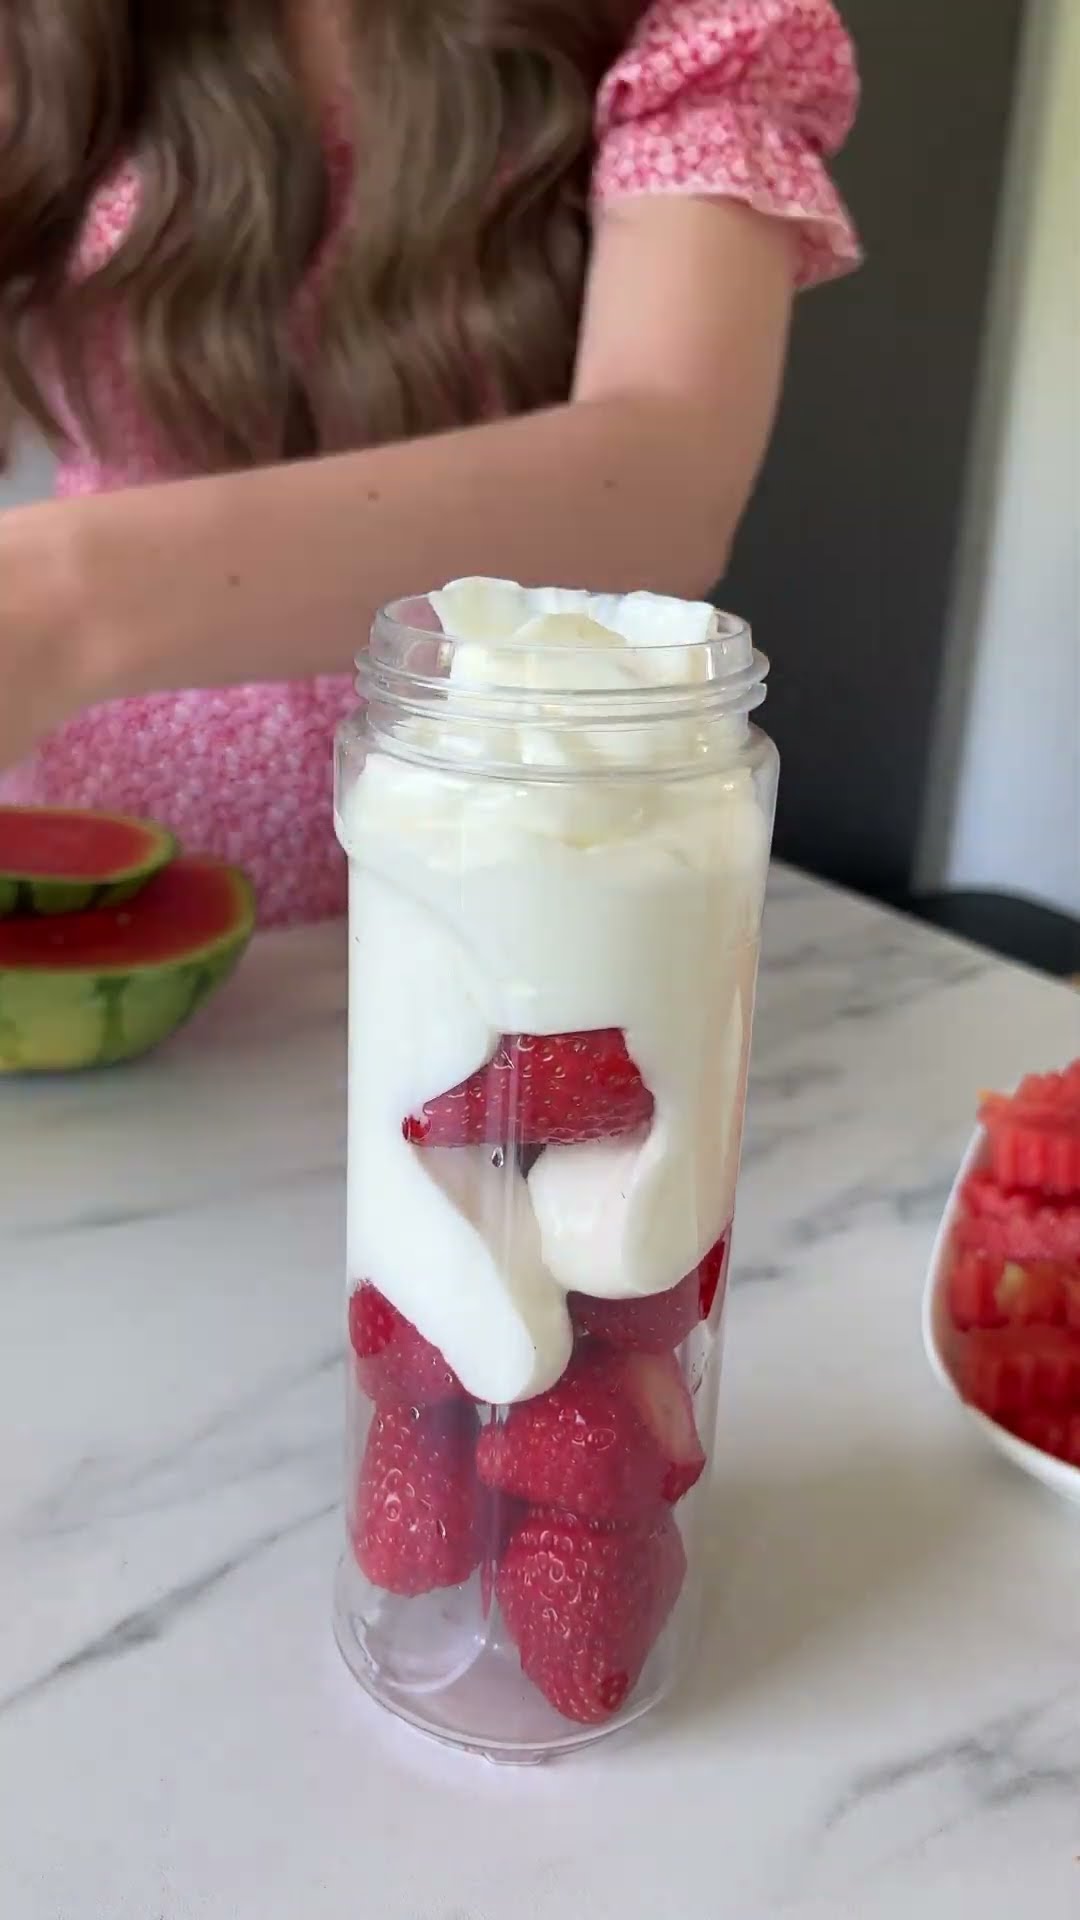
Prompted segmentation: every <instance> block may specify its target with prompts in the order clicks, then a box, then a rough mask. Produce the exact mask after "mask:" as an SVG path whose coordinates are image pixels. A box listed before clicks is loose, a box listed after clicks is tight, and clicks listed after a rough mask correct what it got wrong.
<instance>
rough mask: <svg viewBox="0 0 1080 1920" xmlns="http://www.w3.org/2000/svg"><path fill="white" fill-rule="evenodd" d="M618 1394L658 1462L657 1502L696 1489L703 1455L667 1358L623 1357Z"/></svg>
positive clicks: (686, 1397) (683, 1388)
mask: <svg viewBox="0 0 1080 1920" xmlns="http://www.w3.org/2000/svg"><path fill="white" fill-rule="evenodd" d="M622 1379H623V1389H624V1391H625V1393H626V1394H627V1396H628V1397H629V1399H630V1400H631V1401H632V1403H633V1405H634V1406H635V1407H636V1409H637V1411H638V1413H639V1415H640V1417H641V1419H642V1421H643V1423H644V1425H645V1426H646V1427H647V1429H648V1431H649V1433H650V1435H651V1436H652V1441H653V1445H654V1446H655V1448H656V1450H657V1453H658V1454H659V1455H660V1458H661V1459H662V1460H663V1462H664V1479H663V1484H662V1486H661V1489H660V1491H661V1494H662V1496H663V1498H664V1499H665V1500H667V1501H669V1502H670V1503H671V1505H672V1506H674V1505H675V1504H676V1502H677V1501H679V1500H681V1499H682V1498H683V1496H684V1494H687V1493H689V1491H690V1489H691V1487H693V1486H696V1485H697V1482H698V1481H699V1480H700V1479H701V1476H702V1474H703V1473H704V1471H705V1451H704V1448H703V1447H702V1444H701V1440H700V1437H699V1435H698V1430H697V1425H696V1422H695V1420H694V1407H693V1402H692V1401H691V1398H690V1393H689V1390H688V1388H687V1385H686V1382H685V1380H684V1379H683V1377H682V1374H681V1372H680V1370H679V1363H678V1361H677V1360H676V1359H675V1358H674V1356H673V1355H670V1354H668V1355H665V1356H664V1357H663V1358H661V1357H660V1355H658V1354H651V1353H628V1354H627V1355H626V1357H625V1360H624V1362H623V1368H622Z"/></svg>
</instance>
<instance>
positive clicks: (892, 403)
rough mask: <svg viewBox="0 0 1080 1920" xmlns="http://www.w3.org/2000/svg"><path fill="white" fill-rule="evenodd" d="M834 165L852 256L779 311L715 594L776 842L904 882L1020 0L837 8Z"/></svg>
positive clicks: (867, 877) (864, 882) (791, 851)
mask: <svg viewBox="0 0 1080 1920" xmlns="http://www.w3.org/2000/svg"><path fill="white" fill-rule="evenodd" d="M841 5H842V10H843V12H844V14H845V17H846V19H847V20H848V22H849V24H850V26H851V28H852V30H853V32H854V34H855V37H856V40H857V42H858V44H859V50H860V57H861V63H862V69H863V78H864V87H865V94H864V103H863V110H862V114H861V118H860V121H859V124H858V127H857V129H856V131H855V133H854V135H853V137H852V140H851V143H850V146H849V147H848V149H847V151H846V152H845V154H844V155H843V156H842V158H841V160H840V162H839V163H838V168H837V171H838V175H839V178H840V181H841V184H842V186H843V188H844V191H845V192H846V194H847V196H848V199H849V200H850V202H851V204H852V207H853V208H854V211H855V213H856V216H857V219H858V222H859V225H860V228H861V231H862V234H863V239H864V243H865V245H866V248H867V252H868V263H867V265H866V266H865V267H864V269H863V270H862V272H861V273H860V274H858V275H857V276H855V278H853V279H852V280H850V281H847V282H844V283H842V284H840V285H837V286H836V287H832V288H828V289H825V290H824V291H822V292H819V293H815V294H813V295H811V296H810V297H809V298H808V299H806V300H804V301H803V302H801V303H800V307H799V312H798V317H797V322H796V330H795V340H794V348H793V357H792V365H791V373H790V379H789V383H788V390H787V396H786V400H785V404H784V408H783V413H782V417H781V422H780V428H779V432H778V434H777V436H776V439H775V442H774V444H773V447H772V451H771V453H770V456H769V461H768V465H767V468H766V472H765V475H764V479H763V482H762V485H761V488H760V490H759V492H758V495H757V497H756V499H755V501H754V504H753V506H752V508H751V510H750V513H749V515H748V518H747V521H746V524H745V527H744V530H743V533H742V535H741V537H740V540H739V545H738V550H737V552H736V555H735V559H734V563H733V565H732V567H731V569H730V571H729V574H728V576H727V578H726V580H725V581H724V584H723V587H722V589H721V593H720V597H721V598H722V600H723V602H724V604H725V605H727V606H730V607H731V608H733V609H734V610H736V611H738V612H741V613H745V614H746V615H748V616H749V617H750V618H751V619H752V620H753V622H754V625H755V628H756V630H757V635H758V641H759V644H760V645H761V646H762V647H763V648H764V649H765V651H766V652H768V653H769V654H770V655H771V656H772V661H773V680H772V684H771V689H770V694H769V702H768V706H767V707H766V709H765V716H766V717H765V724H766V726H767V727H768V730H769V731H770V733H771V734H772V735H773V738H774V739H775V740H776V742H777V744H778V746H779V747H780V751H781V755H782V757H783V774H782V778H781V796H780V812H779V819H778V829H777V850H778V852H779V853H781V854H782V855H783V856H784V857H785V858H788V859H792V860H796V861H798V862H799V863H800V864H801V865H803V866H806V867H809V868H811V869H812V870H814V871H816V872H819V873H823V874H826V875H828V876H829V877H831V878H833V879H837V880H840V881H843V882H845V883H847V884H849V885H852V886H855V887H858V888H859V889H861V890H863V891H866V892H870V893H876V894H879V895H884V896H890V897H891V896H894V895H901V896H902V895H903V894H904V893H905V891H906V889H907V887H908V886H909V884H910V883H911V880H912V875H913V869H914V864H915V858H916V846H917V840H918V834H919V824H920V814H921V809H922V804H923V798H924V792H925V786H926V777H927V772H928V762H929V756H930V751H931V744H932V721H933V712H934V706H935V702H936V699H937V694H938V689H939V684H940V676H941V668H942V654H943V642H944V629H945V620H946V614H947V608H948V599H949V590H950V585H951V574H952V563H953V555H954V550H955V546H956V540H957V535H958V531H959V524H960V514H961V507H962V498H963V488H964V476H965V465H966V456H967V451H968V446H969V441H970V435H971V428H972V419H973V406H974V399H975V392H976V381H977V373H978V355H979V348H980V344H981V339H982V334H983V327H984V322H985V317H986V308H987V294H988V287H989V275H990V262H991V251H992V242H993V234H994V226H995V219H996V215H997V210H998V205H999V200H1000V192H1001V186H1002V181H1003V176H1004V166H1005V161H1006V153H1007V144H1008V136H1009V120H1010V113H1011V108H1012V104H1013V98H1014V93H1015V86H1016V80H1017V70H1018V55H1019V37H1020V36H1019V29H1020V24H1021V13H1022V6H1023V0H841Z"/></svg>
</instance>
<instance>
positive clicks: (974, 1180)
mask: <svg viewBox="0 0 1080 1920" xmlns="http://www.w3.org/2000/svg"><path fill="white" fill-rule="evenodd" d="M960 1201H961V1213H960V1218H959V1220H958V1222H957V1226H956V1243H957V1245H958V1246H960V1247H966V1248H968V1249H970V1250H971V1251H973V1252H980V1253H989V1254H997V1255H999V1256H1000V1257H1001V1258H1002V1259H1003V1260H1019V1261H1029V1260H1053V1261H1059V1262H1063V1263H1065V1264H1066V1265H1072V1264H1075V1263H1076V1262H1078V1261H1080V1201H1075V1202H1069V1201H1057V1202H1054V1201H1049V1200H1041V1199H1040V1198H1038V1196H1036V1195H1035V1194H1031V1193H1019V1192H1014V1191H1009V1190H1008V1189H1006V1188H1004V1187H1002V1186H1000V1185H999V1184H998V1182H997V1180H996V1179H995V1178H994V1176H993V1174H990V1173H973V1174H970V1175H969V1176H968V1178H967V1179H966V1180H965V1182H964V1185H963V1188H962V1191H961V1196H960Z"/></svg>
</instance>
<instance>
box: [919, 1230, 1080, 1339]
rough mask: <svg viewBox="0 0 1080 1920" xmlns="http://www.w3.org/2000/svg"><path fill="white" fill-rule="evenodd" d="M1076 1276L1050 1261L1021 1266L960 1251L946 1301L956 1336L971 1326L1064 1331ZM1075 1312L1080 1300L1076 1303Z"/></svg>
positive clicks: (1079, 1286)
mask: <svg viewBox="0 0 1080 1920" xmlns="http://www.w3.org/2000/svg"><path fill="white" fill-rule="evenodd" d="M1074 1291H1078V1292H1080V1275H1077V1276H1076V1277H1075V1279H1074V1276H1073V1275H1072V1274H1071V1272H1070V1270H1069V1268H1068V1267H1063V1266H1058V1265H1055V1264H1054V1263H1052V1262H1050V1261H1033V1262H1031V1264H1030V1265H1028V1266H1022V1265H1021V1264H1020V1263H1019V1262H1018V1261H1015V1260H1004V1259H1002V1258H1001V1257H1000V1256H999V1255H996V1254H989V1253H976V1252H971V1251H970V1250H964V1249H961V1250H960V1252H959V1253H958V1255H957V1257H956V1259H955V1261H954V1263H953V1266H952V1269H951V1272H950V1274H949V1285H948V1302H949V1312H950V1315H951V1317H952V1322H953V1325H954V1326H955V1327H956V1328H958V1329H959V1331H960V1332H961V1333H966V1332H969V1331H970V1330H971V1329H972V1328H973V1327H983V1328H987V1329H990V1328H994V1327H1008V1326H1047V1327H1054V1326H1063V1325H1064V1324H1065V1322H1066V1321H1067V1320H1068V1319H1069V1309H1070V1301H1071V1298H1072V1295H1073V1292H1074ZM1078 1307H1080V1301H1078Z"/></svg>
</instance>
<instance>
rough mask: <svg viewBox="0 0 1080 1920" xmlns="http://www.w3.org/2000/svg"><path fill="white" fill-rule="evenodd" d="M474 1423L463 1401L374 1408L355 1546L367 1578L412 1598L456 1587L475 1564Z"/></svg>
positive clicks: (478, 1519) (478, 1523)
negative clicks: (425, 1406) (420, 1405)
mask: <svg viewBox="0 0 1080 1920" xmlns="http://www.w3.org/2000/svg"><path fill="white" fill-rule="evenodd" d="M477 1425H478V1417H477V1413H476V1409H475V1408H474V1407H471V1406H466V1405H465V1403H464V1402H462V1401H448V1402H447V1403H446V1404H445V1405H443V1406H438V1407H427V1408H426V1409H424V1411H423V1412H420V1411H418V1410H417V1409H415V1408H413V1407H404V1406H398V1407H393V1406H387V1407H380V1408H377V1409H376V1411H375V1413H374V1414H373V1416H372V1421H371V1428H370V1431H369V1433H368V1439H367V1447H366V1448H365V1451H364V1458H363V1462H362V1464H361V1468H360V1478H359V1485H358V1487H357V1492H356V1504H355V1511H354V1515H353V1520H352V1529H351V1530H352V1545H353V1552H354V1554H355V1555H356V1559H357V1563H358V1565H359V1567H360V1569H361V1571H362V1572H363V1573H365V1574H366V1575H367V1578H368V1579H369V1580H370V1581H371V1582H372V1583H373V1584H374V1585H375V1586H377V1587H383V1588H385V1589H386V1591H387V1592H388V1593H397V1594H402V1595H405V1596H407V1597H409V1598H412V1597H414V1596H415V1595H417V1594H420V1593H431V1592H432V1591H433V1590H434V1589H435V1588H436V1587H459V1586H461V1584H462V1582H463V1581H465V1580H467V1579H468V1578H469V1575H470V1574H471V1573H472V1572H473V1570H474V1568H475V1567H476V1566H477V1565H478V1564H479V1561H480V1553H481V1546H482V1511H481V1497H482V1496H481V1494H480V1490H479V1487H478V1484H477V1480H476V1472H475V1461H474V1450H475V1444H476V1431H477Z"/></svg>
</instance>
